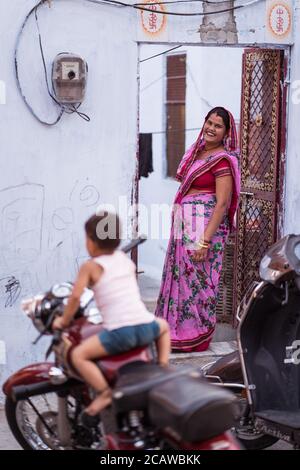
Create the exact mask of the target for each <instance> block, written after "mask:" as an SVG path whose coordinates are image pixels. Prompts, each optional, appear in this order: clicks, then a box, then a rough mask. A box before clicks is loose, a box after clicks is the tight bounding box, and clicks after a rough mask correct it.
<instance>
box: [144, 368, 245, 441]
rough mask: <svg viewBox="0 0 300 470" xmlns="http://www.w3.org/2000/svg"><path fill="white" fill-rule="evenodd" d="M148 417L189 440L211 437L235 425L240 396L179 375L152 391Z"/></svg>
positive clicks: (172, 432) (157, 424) (183, 438)
mask: <svg viewBox="0 0 300 470" xmlns="http://www.w3.org/2000/svg"><path fill="white" fill-rule="evenodd" d="M149 417H150V420H151V422H152V424H154V425H155V426H157V427H159V428H160V429H164V428H165V429H166V431H169V432H170V433H171V435H172V434H175V435H176V436H177V438H179V439H181V440H183V441H186V442H197V441H201V440H204V439H210V438H212V437H215V436H218V435H220V434H222V433H224V432H225V431H226V430H228V429H230V428H231V427H232V426H234V422H235V419H236V417H237V400H236V397H235V396H234V394H233V393H231V392H229V391H227V390H224V389H222V388H221V387H217V386H214V385H211V384H208V383H207V382H204V381H203V380H200V379H197V378H193V377H191V376H186V377H184V378H183V377H177V378H174V379H173V380H169V381H168V382H165V383H164V384H162V385H160V386H158V387H155V388H154V389H153V390H152V391H151V392H150V395H149Z"/></svg>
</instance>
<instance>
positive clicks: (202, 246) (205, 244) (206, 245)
mask: <svg viewBox="0 0 300 470" xmlns="http://www.w3.org/2000/svg"><path fill="white" fill-rule="evenodd" d="M197 245H198V246H199V247H200V248H205V249H208V248H209V245H208V244H207V243H202V242H199V243H197Z"/></svg>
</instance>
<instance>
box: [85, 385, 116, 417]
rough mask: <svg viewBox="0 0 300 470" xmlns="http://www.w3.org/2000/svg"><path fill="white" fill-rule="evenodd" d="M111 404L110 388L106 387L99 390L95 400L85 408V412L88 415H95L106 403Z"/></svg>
mask: <svg viewBox="0 0 300 470" xmlns="http://www.w3.org/2000/svg"><path fill="white" fill-rule="evenodd" d="M110 404H111V390H110V388H106V389H105V390H103V392H100V394H99V395H97V397H96V398H95V400H93V401H92V403H90V405H89V406H88V407H87V408H86V409H85V412H86V413H87V414H88V415H90V416H95V415H97V414H99V413H100V411H102V410H104V408H106V407H107V406H108V405H110Z"/></svg>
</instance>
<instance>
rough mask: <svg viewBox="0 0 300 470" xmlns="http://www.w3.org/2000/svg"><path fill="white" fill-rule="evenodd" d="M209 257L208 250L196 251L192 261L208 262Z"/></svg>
mask: <svg viewBox="0 0 300 470" xmlns="http://www.w3.org/2000/svg"><path fill="white" fill-rule="evenodd" d="M207 255H208V248H200V249H199V250H195V251H194V252H193V254H192V259H193V260H194V261H196V262H203V261H205V260H206V258H207Z"/></svg>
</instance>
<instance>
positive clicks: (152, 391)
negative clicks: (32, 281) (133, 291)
mask: <svg viewBox="0 0 300 470" xmlns="http://www.w3.org/2000/svg"><path fill="white" fill-rule="evenodd" d="M143 240H144V239H137V240H136V241H133V242H132V243H131V244H130V245H129V246H127V247H126V248H125V249H124V251H125V252H128V251H130V250H131V249H132V248H134V247H135V246H137V245H138V244H139V243H141V242H142V241H143ZM71 292H72V284H71V283H61V284H58V285H55V286H54V287H53V288H52V289H51V290H50V291H48V292H47V293H45V294H42V295H38V296H35V297H33V298H32V299H27V300H24V301H23V303H22V308H23V310H24V311H25V313H26V314H27V315H28V316H29V318H30V319H31V320H32V322H33V324H34V326H35V327H36V328H37V330H38V331H39V332H40V334H39V337H38V338H37V340H36V341H35V343H36V342H37V341H38V339H39V338H40V337H41V336H43V335H45V334H47V335H52V341H51V344H50V347H49V349H48V351H47V354H46V359H47V358H48V356H49V354H50V353H54V357H55V360H54V362H48V361H46V362H42V363H37V364H31V365H29V366H26V367H24V368H23V369H21V370H19V371H18V372H16V373H14V374H13V375H12V376H11V377H9V378H8V380H7V381H6V382H5V384H4V386H3V391H4V393H5V395H6V402H5V411H6V418H7V422H8V425H9V427H10V429H11V431H12V433H13V435H14V437H15V438H16V440H17V441H18V442H19V444H20V445H21V447H22V448H23V449H37V450H46V449H48V450H49V449H55V450H57V449H61V450H64V449H94V450H109V451H110V450H141V449H145V450H146V449H147V450H150V449H162V450H168V449H183V450H192V449H193V450H197V449H199V450H203V449H207V450H208V449H213V450H227V449H229V450H237V449H239V448H240V445H239V444H238V443H237V441H236V439H235V438H234V436H233V435H232V434H231V432H230V431H229V429H230V428H231V427H232V425H233V423H234V420H235V416H236V406H235V403H236V398H235V396H234V395H233V394H232V393H230V392H228V391H226V390H221V389H218V388H217V387H214V386H212V385H210V384H208V383H207V382H206V381H204V380H203V378H202V377H201V374H200V373H199V371H197V370H195V369H193V368H191V367H185V368H182V369H175V368H174V369H172V368H171V367H170V368H164V367H161V366H159V365H158V364H156V363H155V351H154V348H153V347H151V346H150V347H140V348H136V349H134V350H131V351H128V352H126V353H123V354H119V355H115V356H108V357H105V358H102V359H101V361H97V364H98V366H99V367H100V369H101V371H102V373H103V374H104V376H105V378H106V380H107V381H108V383H109V385H110V387H111V388H112V406H111V408H110V410H104V411H103V412H102V413H101V415H100V416H101V419H100V423H99V424H95V425H93V426H91V427H89V428H87V427H86V426H84V423H82V422H81V420H80V413H81V411H82V410H83V409H84V408H85V407H86V406H88V405H89V403H90V402H91V400H92V399H93V398H94V392H93V390H92V389H91V388H90V387H88V386H87V384H85V383H84V382H83V380H82V379H81V377H80V376H79V375H78V373H77V371H76V370H75V369H74V367H73V365H72V361H71V351H72V349H73V348H74V347H75V346H77V345H78V344H79V343H80V342H81V341H82V340H84V339H85V338H87V337H89V336H91V335H93V334H96V333H98V332H99V331H100V329H101V328H102V325H101V318H100V315H99V312H98V311H96V310H95V308H89V307H90V305H91V302H92V299H93V293H92V291H90V290H89V289H86V291H85V292H84V294H83V296H82V298H81V304H80V308H79V310H78V312H77V313H76V315H75V318H74V321H73V323H72V324H71V326H70V327H69V328H68V329H66V330H64V331H63V332H61V331H55V332H54V333H53V332H52V329H51V325H52V323H53V320H54V318H55V317H56V316H57V315H61V314H62V312H63V309H64V306H65V305H66V303H67V300H68V297H69V296H70V294H71ZM152 346H153V345H152ZM111 418H113V421H114V423H113V426H112V422H111ZM110 427H112V428H113V429H109V428H110Z"/></svg>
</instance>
